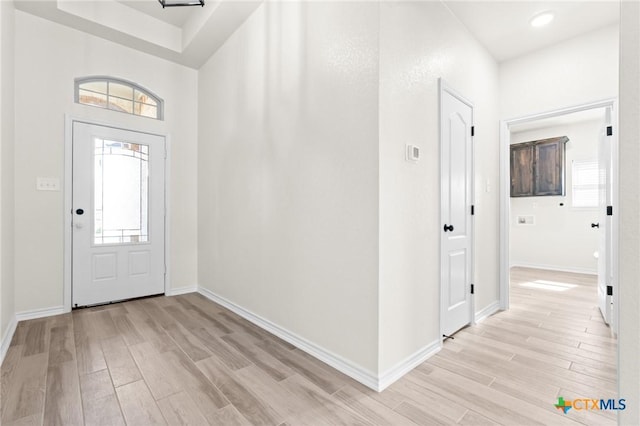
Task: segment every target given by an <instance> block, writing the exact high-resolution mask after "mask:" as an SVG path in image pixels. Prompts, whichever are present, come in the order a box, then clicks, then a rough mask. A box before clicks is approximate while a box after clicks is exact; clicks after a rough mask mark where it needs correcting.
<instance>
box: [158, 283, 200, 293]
mask: <svg viewBox="0 0 640 426" xmlns="http://www.w3.org/2000/svg"><path fill="white" fill-rule="evenodd" d="M196 291H198V286H197V285H192V286H186V287H176V288H172V289H169V290H168V291H166V292H165V295H166V296H178V295H180V294H187V293H195V292H196Z"/></svg>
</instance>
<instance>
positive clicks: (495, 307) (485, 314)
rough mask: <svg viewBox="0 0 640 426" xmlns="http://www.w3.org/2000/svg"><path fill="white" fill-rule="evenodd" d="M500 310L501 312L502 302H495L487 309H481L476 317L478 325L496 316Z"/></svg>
mask: <svg viewBox="0 0 640 426" xmlns="http://www.w3.org/2000/svg"><path fill="white" fill-rule="evenodd" d="M499 310H500V301H499V300H496V301H495V302H493V303H491V304H490V305H489V306H487V307H486V308H484V309H481V310H479V311H478V312H476V315H475V320H476V324H478V323H479V322H482V321H484V320H486V319H487V318H489V317H490V316H491V315H493V314H495V313H496V312H498V311H499Z"/></svg>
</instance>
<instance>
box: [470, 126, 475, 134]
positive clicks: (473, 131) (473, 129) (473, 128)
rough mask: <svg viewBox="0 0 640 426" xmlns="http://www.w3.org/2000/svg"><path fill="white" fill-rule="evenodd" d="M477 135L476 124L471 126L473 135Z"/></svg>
mask: <svg viewBox="0 0 640 426" xmlns="http://www.w3.org/2000/svg"><path fill="white" fill-rule="evenodd" d="M475 135H476V126H471V136H475Z"/></svg>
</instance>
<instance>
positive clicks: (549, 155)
mask: <svg viewBox="0 0 640 426" xmlns="http://www.w3.org/2000/svg"><path fill="white" fill-rule="evenodd" d="M568 141H569V138H568V137H566V136H560V137H556V138H550V139H541V140H537V141H531V142H524V143H518V144H513V145H511V196H512V197H537V196H544V195H565V164H564V162H565V144H566V143H567V142H568Z"/></svg>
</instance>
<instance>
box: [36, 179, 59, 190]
mask: <svg viewBox="0 0 640 426" xmlns="http://www.w3.org/2000/svg"><path fill="white" fill-rule="evenodd" d="M36 189H37V190H38V191H60V179H59V178H45V177H39V178H37V179H36Z"/></svg>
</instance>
